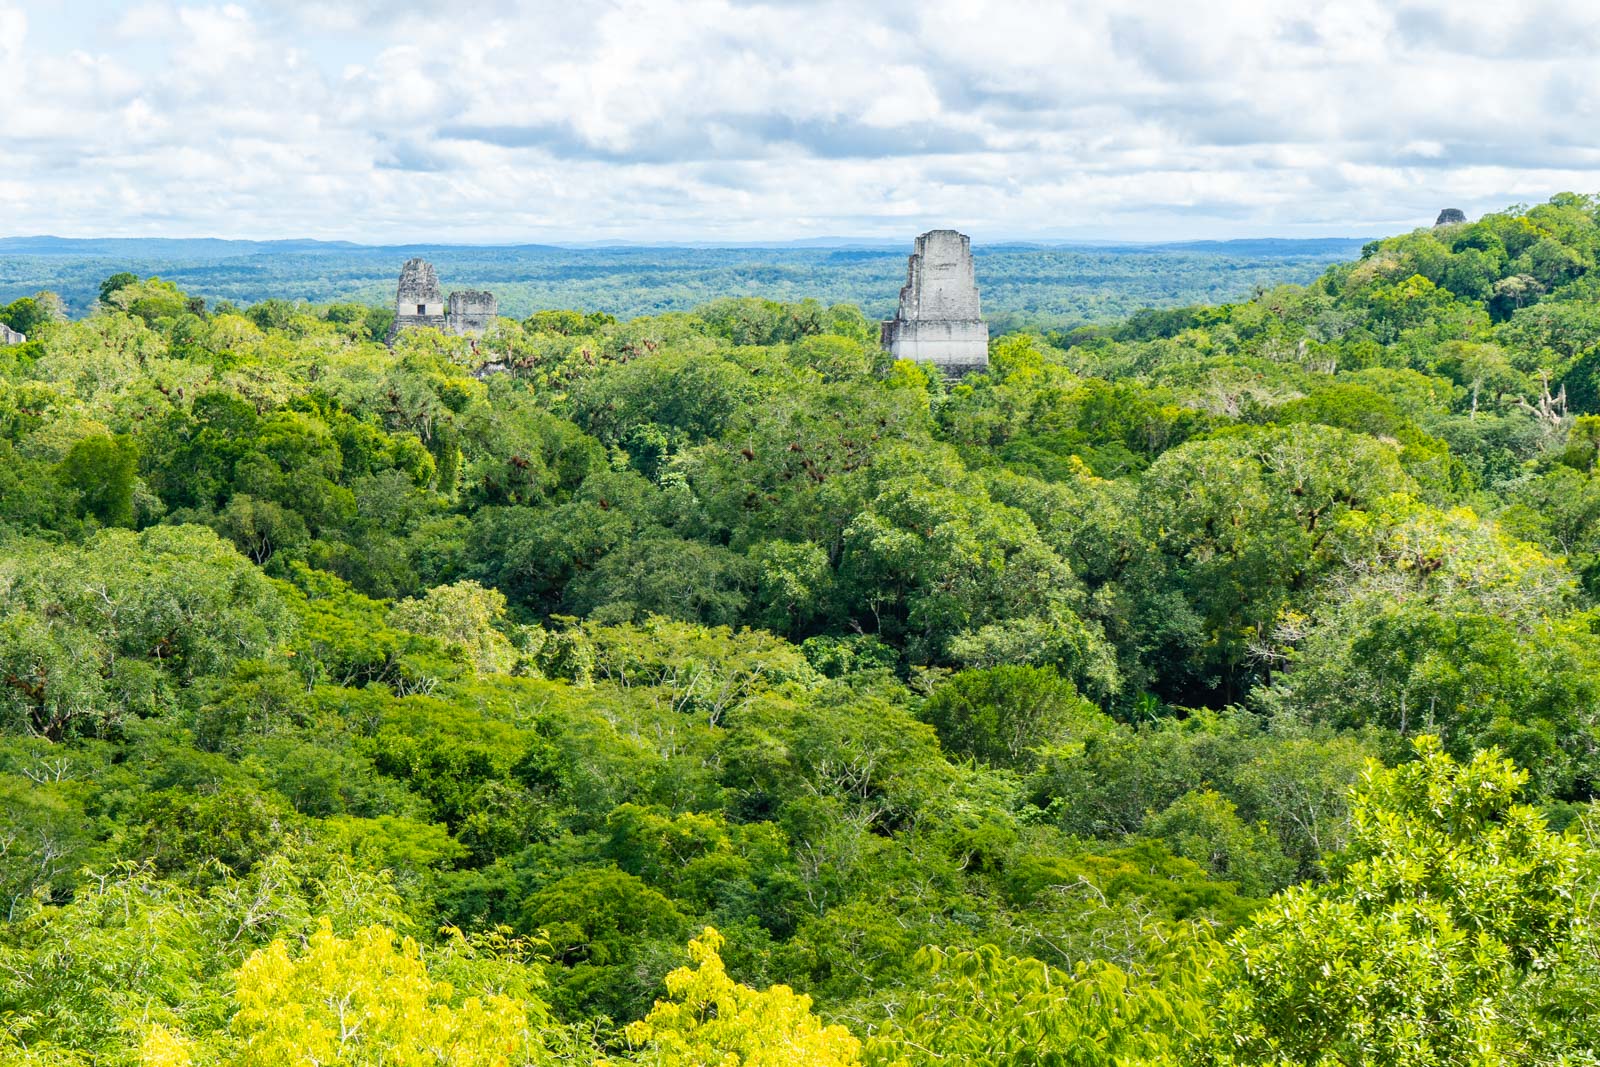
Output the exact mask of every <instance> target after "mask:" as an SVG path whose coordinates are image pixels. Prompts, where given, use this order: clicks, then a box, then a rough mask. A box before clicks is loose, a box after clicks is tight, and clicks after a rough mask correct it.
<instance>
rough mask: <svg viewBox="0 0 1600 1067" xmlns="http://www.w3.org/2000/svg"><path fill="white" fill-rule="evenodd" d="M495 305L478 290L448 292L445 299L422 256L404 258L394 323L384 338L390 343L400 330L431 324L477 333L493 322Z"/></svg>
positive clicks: (466, 333)
mask: <svg viewBox="0 0 1600 1067" xmlns="http://www.w3.org/2000/svg"><path fill="white" fill-rule="evenodd" d="M498 314H499V309H498V307H497V306H496V304H495V299H494V294H493V293H486V292H481V291H478V290H472V289H469V290H466V291H464V292H459V293H451V294H450V299H449V301H448V302H446V300H445V298H444V295H443V293H442V292H441V290H440V289H439V275H438V274H436V273H435V272H434V269H433V264H432V263H429V262H428V261H427V260H425V259H408V260H406V265H405V266H403V267H401V268H400V286H399V288H398V289H397V290H396V292H395V298H394V325H393V326H390V327H389V336H388V338H387V341H388V343H389V344H391V345H392V344H394V339H395V338H396V337H399V336H400V331H401V330H406V329H410V328H412V327H416V326H431V327H433V328H434V329H435V330H441V331H443V332H444V333H451V334H455V335H457V336H458V337H477V336H479V335H480V334H482V333H483V331H485V330H487V329H488V328H489V327H490V325H492V324H493V323H494V320H495V316H496V315H498Z"/></svg>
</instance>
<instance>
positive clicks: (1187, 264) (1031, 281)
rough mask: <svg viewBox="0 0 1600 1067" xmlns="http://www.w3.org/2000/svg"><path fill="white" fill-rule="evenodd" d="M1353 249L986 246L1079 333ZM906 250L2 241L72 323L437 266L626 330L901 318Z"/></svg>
mask: <svg viewBox="0 0 1600 1067" xmlns="http://www.w3.org/2000/svg"><path fill="white" fill-rule="evenodd" d="M1363 243H1364V242H1363V240H1361V239H1358V238H1349V239H1344V238H1317V239H1308V240H1298V239H1251V240H1240V241H1197V242H1175V243H1167V244H1067V243H1059V242H1055V243H1046V242H1037V243H1035V242H1005V243H996V244H992V245H978V246H975V248H974V251H975V253H976V256H977V259H978V274H979V282H980V284H981V285H982V287H983V298H984V306H985V310H986V313H987V314H988V315H989V316H990V318H991V321H992V322H994V324H995V325H996V327H997V328H1000V329H1006V328H1012V327H1016V326H1022V325H1037V326H1069V325H1075V324H1079V323H1084V322H1097V321H1105V320H1108V319H1114V318H1119V317H1122V316H1125V315H1127V314H1129V313H1131V312H1133V311H1136V310H1138V309H1139V308H1143V307H1171V306H1177V305H1183V304H1190V303H1216V302H1220V301H1227V300H1234V299H1238V298H1240V297H1243V296H1246V295H1248V294H1249V293H1250V292H1251V291H1252V290H1253V289H1255V288H1256V287H1258V286H1263V285H1275V284H1279V283H1282V282H1305V281H1309V280H1310V279H1312V278H1315V277H1316V276H1317V275H1318V274H1320V273H1321V271H1322V270H1323V269H1324V268H1325V267H1326V266H1327V265H1328V264H1329V263H1333V262H1336V261H1339V260H1343V259H1349V258H1351V257H1353V256H1355V255H1357V254H1358V253H1359V252H1360V249H1361V246H1362V244H1363ZM910 245H911V242H910V239H909V238H908V239H907V240H906V241H904V242H887V241H883V240H879V239H872V238H850V237H828V238H815V239H810V240H805V241H791V242H782V243H773V244H768V245H758V244H749V245H738V246H725V247H711V246H685V245H599V246H588V247H570V246H568V247H563V246H555V245H514V246H509V245H508V246H481V245H448V244H405V245H381V246H380V245H360V244H353V243H350V242H346V241H314V240H304V239H295V240H282V241H235V240H222V239H216V238H64V237H50V236H33V237H7V238H0V302H7V301H10V300H13V299H15V298H16V297H18V296H26V295H29V294H31V293H33V292H36V291H38V290H39V289H51V290H54V291H55V292H58V293H60V294H61V295H62V297H63V298H64V299H65V300H66V301H67V304H68V307H69V309H70V310H71V311H72V313H73V314H77V315H81V314H85V313H86V312H87V311H88V310H89V309H90V308H91V306H92V305H93V301H94V299H95V296H96V293H97V292H98V289H99V285H100V282H101V280H102V279H104V278H105V277H106V276H108V275H110V274H114V273H116V272H117V271H122V270H129V271H133V272H135V273H137V274H140V275H151V274H155V275H159V276H161V277H163V278H168V279H170V280H172V281H174V282H176V283H177V284H178V285H180V286H181V287H182V288H183V289H185V290H186V291H188V292H190V293H192V294H194V295H197V296H202V297H204V298H206V299H207V300H208V301H210V302H213V303H215V302H216V301H219V300H229V301H233V302H234V303H237V304H240V305H246V304H252V303H255V302H258V301H261V300H266V299H269V298H278V299H285V300H294V301H301V300H303V301H308V302H312V303H328V302H334V301H358V302H362V303H370V304H382V303H387V302H388V301H390V300H391V299H393V292H394V282H395V278H396V276H397V275H398V273H399V269H400V264H401V263H403V262H404V261H405V260H406V259H408V258H410V257H411V256H415V255H424V256H427V257H428V258H429V259H431V260H432V261H433V262H434V264H435V265H436V266H437V267H438V269H439V275H440V278H441V280H442V281H443V283H444V285H445V287H446V288H447V289H448V288H451V287H456V288H487V289H492V290H494V292H495V293H496V294H497V295H498V297H499V299H500V306H501V309H502V311H503V312H504V313H506V314H508V315H514V316H518V317H521V316H524V315H526V314H528V313H530V312H532V311H534V310H537V309H539V308H551V307H571V308H582V309H585V310H591V311H607V312H610V313H611V314H614V315H618V316H620V317H623V318H632V317H636V316H639V315H650V314H659V313H662V312H666V311H686V310H688V309H690V308H693V307H696V306H698V305H700V304H703V303H706V302H707V301H709V300H714V299H716V298H718V297H723V296H752V295H759V296H764V297H771V298H773V299H784V300H799V299H805V298H808V297H810V298H815V299H817V300H820V301H823V302H824V303H841V302H846V303H854V304H858V305H860V306H861V308H862V309H863V310H864V311H866V312H867V313H868V314H869V315H873V316H877V317H884V316H888V315H889V314H891V313H892V311H893V308H894V303H895V299H896V296H897V294H898V293H899V289H900V286H901V284H902V283H903V282H904V280H905V279H904V271H905V257H906V255H907V254H908V253H909V251H910Z"/></svg>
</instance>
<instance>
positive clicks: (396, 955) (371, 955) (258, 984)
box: [142, 919, 556, 1067]
mask: <svg viewBox="0 0 1600 1067" xmlns="http://www.w3.org/2000/svg"><path fill="white" fill-rule="evenodd" d="M474 970H481V969H478V968H473V967H471V966H470V964H469V965H467V967H466V969H465V972H464V973H468V974H471V973H472V972H473V971H474ZM517 970H518V971H523V970H526V969H524V968H517ZM528 973H529V974H532V973H533V972H531V971H528ZM235 979H236V984H235V989H234V997H233V999H234V1003H235V1006H236V1008H237V1010H236V1012H235V1013H234V1016H233V1019H232V1023H231V1025H230V1027H229V1031H228V1033H227V1034H226V1035H224V1036H222V1037H221V1038H220V1039H219V1041H217V1042H216V1043H215V1044H208V1043H207V1042H206V1040H205V1038H204V1037H200V1038H197V1039H195V1040H194V1041H192V1042H191V1041H189V1040H187V1039H185V1038H184V1037H182V1036H180V1035H177V1034H174V1033H172V1032H170V1031H168V1030H166V1029H165V1028H163V1027H160V1026H156V1027H152V1028H151V1029H150V1030H149V1031H148V1032H147V1034H146V1037H145V1041H144V1045H143V1049H142V1067H191V1065H200V1064H218V1065H224V1064H225V1065H227V1067H335V1065H338V1067H380V1065H381V1067H531V1065H534V1064H544V1063H551V1062H555V1060H556V1056H555V1055H554V1054H553V1053H551V1052H550V1051H549V1050H548V1048H547V1046H546V1044H545V1036H546V1032H547V1031H549V1030H552V1029H554V1027H553V1024H552V1023H551V1022H550V1019H549V1017H548V1015H547V1014H546V1012H545V1008H544V1005H543V1004H542V1003H541V1002H539V1001H537V1000H535V999H525V998H523V997H519V996H514V995H511V994H512V993H513V992H526V991H527V987H528V984H529V983H528V982H527V981H523V982H520V983H518V982H515V981H513V982H512V983H509V985H508V984H507V983H504V982H500V983H493V984H495V985H498V986H500V988H496V989H494V990H493V991H489V992H483V993H481V994H474V995H466V996H462V995H460V992H459V991H458V990H457V989H456V988H455V987H454V986H453V985H452V983H450V982H449V981H445V980H441V979H439V978H436V977H434V976H433V975H430V974H429V969H428V966H427V964H426V963H425V962H424V960H423V958H422V952H421V949H420V948H419V946H418V945H417V943H416V942H415V941H413V940H412V939H411V938H408V937H405V938H401V937H396V935H395V933H394V932H393V931H392V930H390V929H388V928H387V927H383V926H367V927H363V928H362V929H360V930H357V931H356V932H355V934H354V935H353V936H351V937H349V938H344V937H340V936H339V935H337V934H335V933H334V931H333V927H332V924H331V923H330V922H328V921H327V920H326V919H324V920H323V921H322V922H321V923H320V924H319V925H318V928H317V930H316V931H315V932H314V933H313V934H312V935H311V936H310V937H309V938H308V939H307V941H306V944H305V947H304V949H303V951H301V952H299V953H295V952H293V951H292V950H291V948H290V946H289V943H288V942H287V941H284V940H277V941H274V942H272V943H271V944H270V945H268V946H267V947H266V948H264V949H261V950H260V951H258V952H256V953H255V954H253V955H252V956H250V958H249V959H247V960H245V962H244V965H243V966H241V967H240V968H239V970H238V973H237V975H236V976H235Z"/></svg>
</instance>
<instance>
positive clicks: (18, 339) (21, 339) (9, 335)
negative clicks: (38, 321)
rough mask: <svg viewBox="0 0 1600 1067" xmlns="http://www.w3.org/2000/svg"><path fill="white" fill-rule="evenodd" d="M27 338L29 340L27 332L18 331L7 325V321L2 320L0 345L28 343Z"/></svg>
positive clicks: (0, 324) (0, 323)
mask: <svg viewBox="0 0 1600 1067" xmlns="http://www.w3.org/2000/svg"><path fill="white" fill-rule="evenodd" d="M27 340H28V335H27V334H25V333H18V332H17V331H16V330H13V329H12V328H11V327H9V326H7V325H6V324H5V323H3V322H0V345H20V344H26V343H27Z"/></svg>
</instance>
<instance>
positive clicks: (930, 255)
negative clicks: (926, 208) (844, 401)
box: [882, 230, 989, 377]
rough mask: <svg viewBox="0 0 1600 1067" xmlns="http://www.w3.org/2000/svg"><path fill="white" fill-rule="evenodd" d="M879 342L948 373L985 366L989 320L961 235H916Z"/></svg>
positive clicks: (969, 251) (938, 232)
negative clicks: (893, 308)
mask: <svg viewBox="0 0 1600 1067" xmlns="http://www.w3.org/2000/svg"><path fill="white" fill-rule="evenodd" d="M882 342H883V347H884V348H886V349H888V350H889V352H890V354H891V355H893V356H894V357H895V358H896V359H909V360H914V361H916V362H918V363H931V364H933V365H934V366H935V367H937V368H939V370H940V371H942V372H943V373H944V374H946V375H948V376H951V377H960V376H961V375H963V374H967V373H969V372H970V371H975V370H984V369H986V368H987V367H988V366H989V324H988V323H986V322H984V321H983V310H982V308H981V307H980V306H979V304H978V281H977V276H976V274H975V273H974V271H973V267H972V242H971V241H970V240H969V239H968V237H967V235H966V234H964V233H957V232H956V231H955V230H929V231H928V232H927V233H925V234H923V235H922V236H921V237H918V238H917V244H916V251H915V252H913V253H912V254H911V259H910V260H909V261H908V263H907V265H906V284H905V287H904V288H903V289H901V290H900V310H899V313H898V314H896V315H895V317H894V318H892V319H890V320H889V321H887V322H885V323H884V324H883V333H882Z"/></svg>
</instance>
